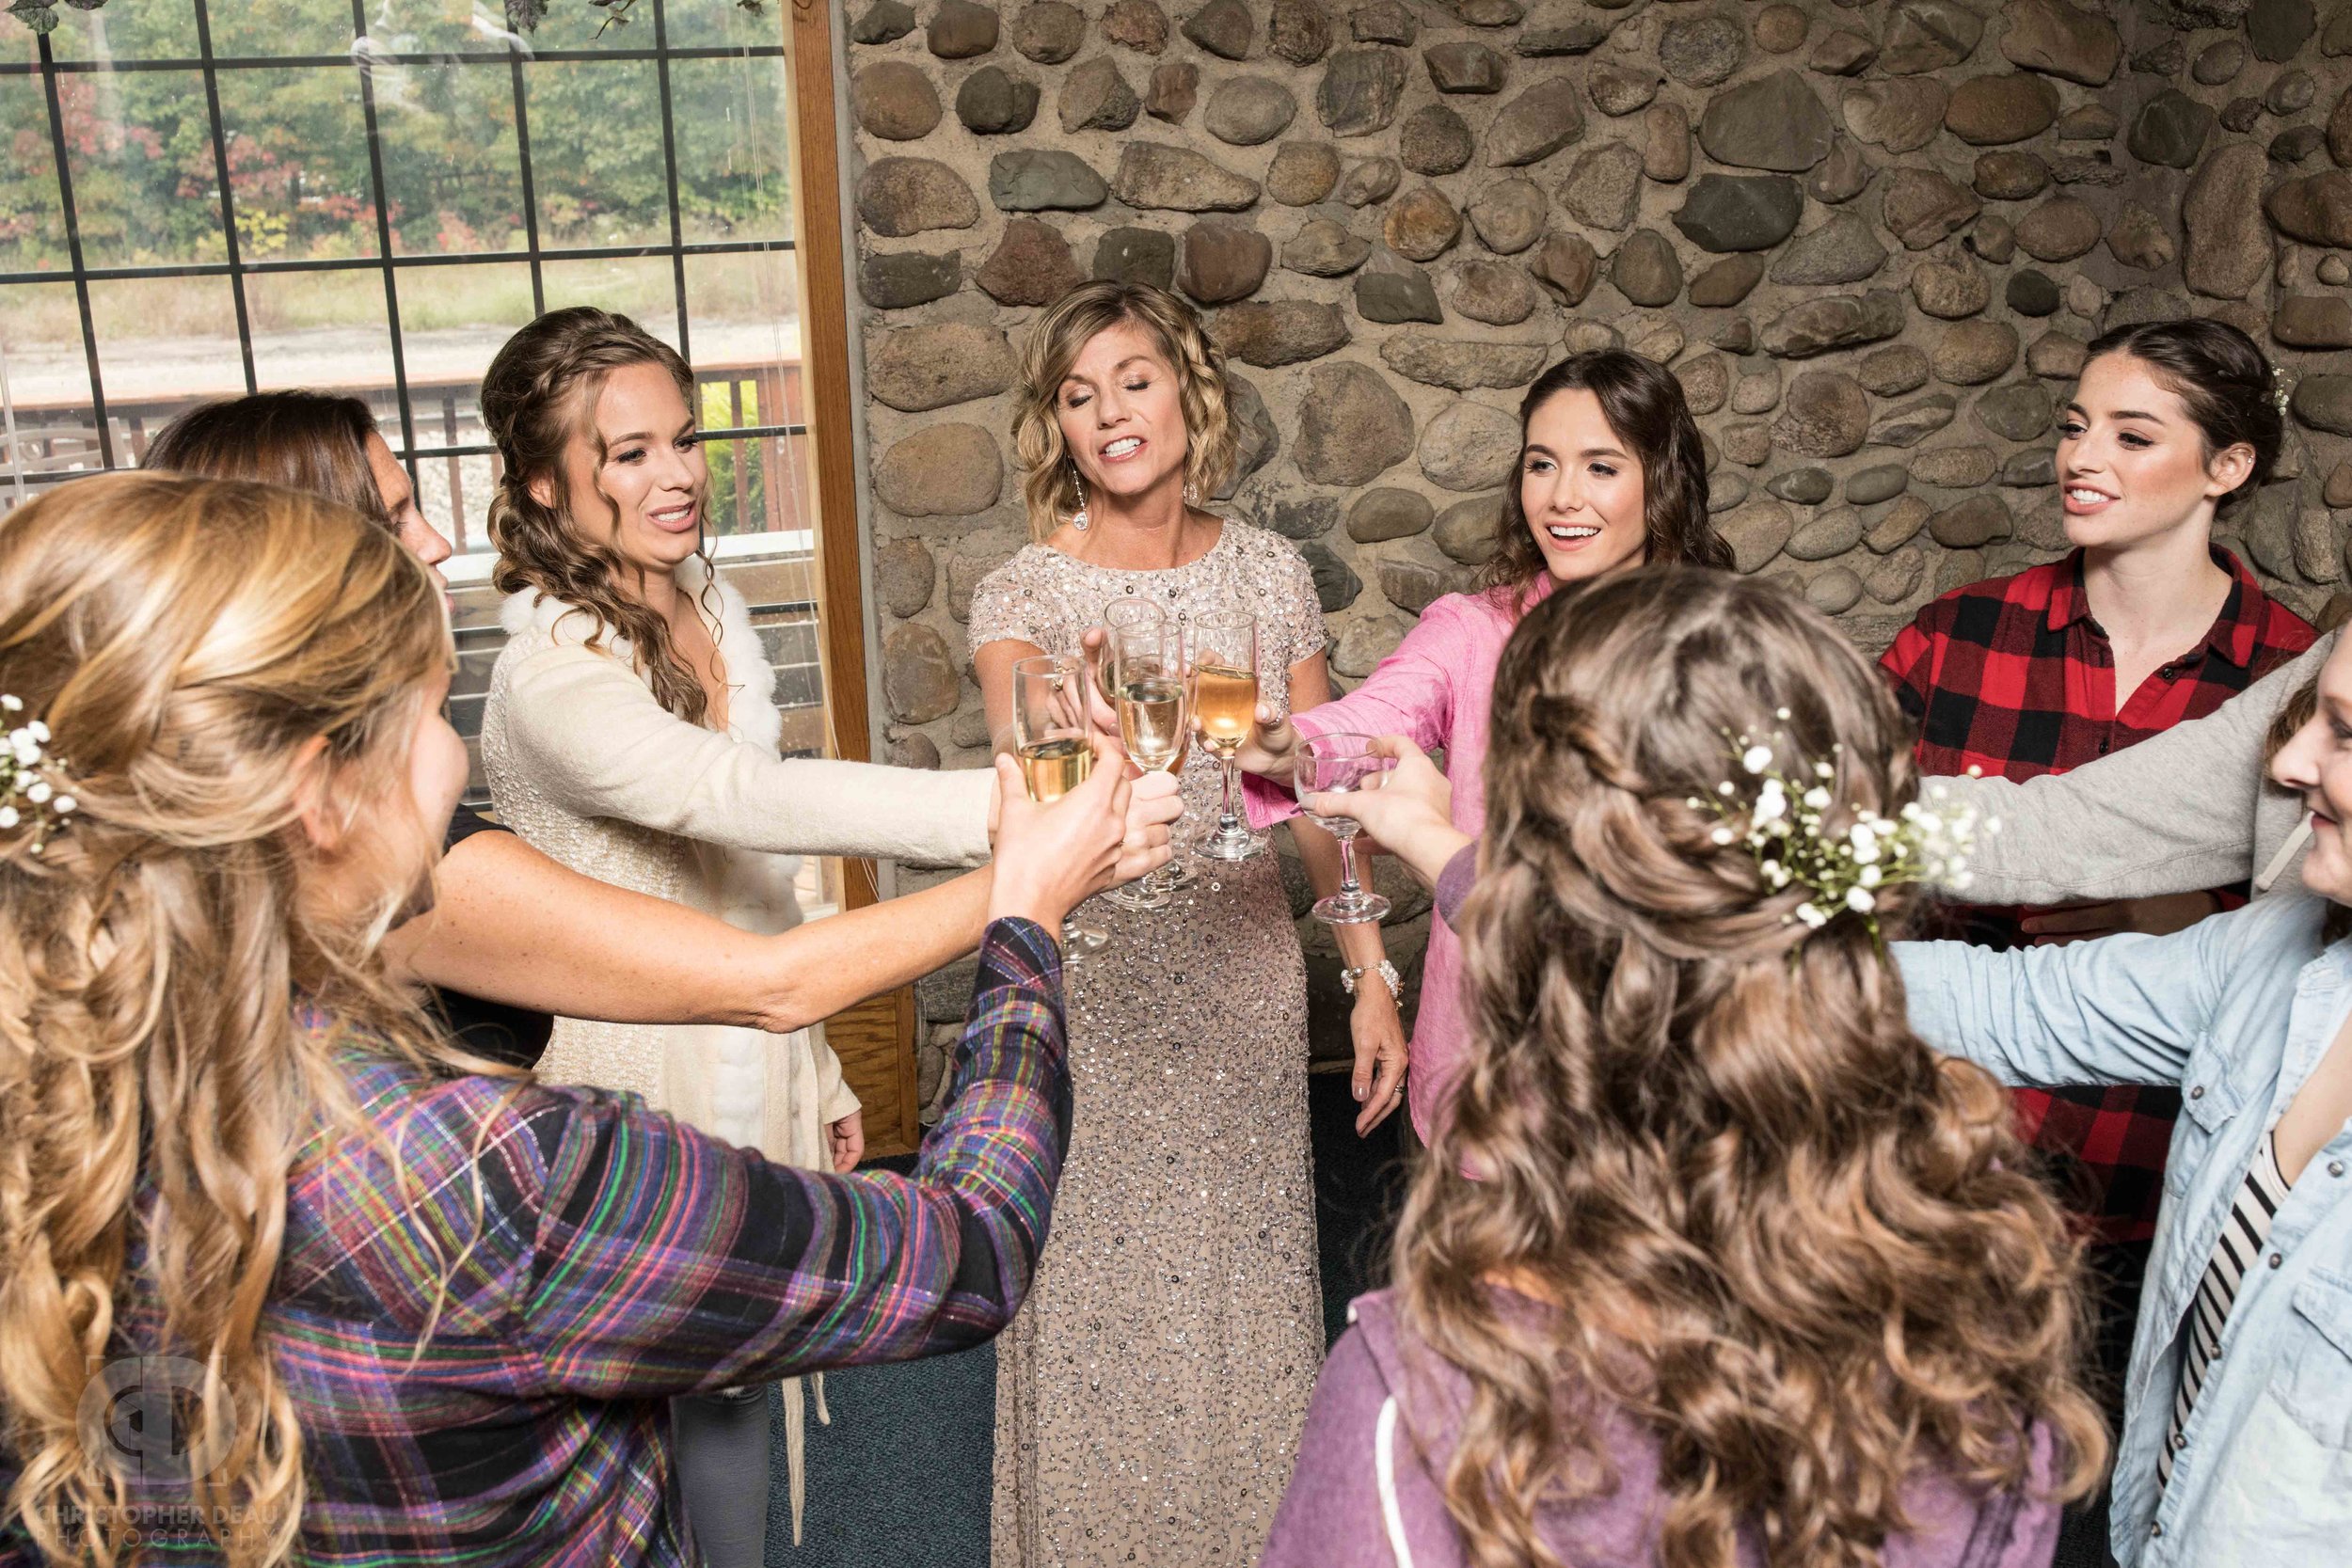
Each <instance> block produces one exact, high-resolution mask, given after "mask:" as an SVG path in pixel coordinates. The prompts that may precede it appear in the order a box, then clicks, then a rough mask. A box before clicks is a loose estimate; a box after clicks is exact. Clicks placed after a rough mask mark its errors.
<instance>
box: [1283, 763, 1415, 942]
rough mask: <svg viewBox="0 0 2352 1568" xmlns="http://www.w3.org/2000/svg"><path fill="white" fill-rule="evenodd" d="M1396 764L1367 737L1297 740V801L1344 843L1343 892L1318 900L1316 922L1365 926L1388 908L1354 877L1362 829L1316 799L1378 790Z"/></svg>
mask: <svg viewBox="0 0 2352 1568" xmlns="http://www.w3.org/2000/svg"><path fill="white" fill-rule="evenodd" d="M1395 766H1396V759H1395V758H1394V757H1390V756H1384V755H1382V754H1381V753H1380V752H1378V751H1377V750H1376V749H1375V747H1374V744H1373V737H1372V736H1368V735H1321V736H1315V737H1314V738H1313V739H1311V740H1306V741H1302V742H1301V743H1300V744H1299V748H1298V766H1297V768H1296V770H1295V780H1294V783H1293V787H1294V788H1295V789H1296V790H1297V792H1298V803H1299V805H1300V806H1301V807H1302V808H1303V809H1304V810H1305V811H1306V813H1307V815H1308V816H1311V817H1313V818H1314V819H1315V821H1316V822H1317V823H1319V824H1320V825H1321V826H1323V827H1324V828H1325V829H1327V830H1328V831H1329V832H1330V833H1331V836H1332V837H1334V838H1336V839H1338V840H1339V841H1340V871H1341V878H1340V890H1339V892H1337V893H1335V894H1332V895H1330V896H1329V897H1327V898H1323V899H1318V900H1317V901H1316V903H1315V909H1314V914H1315V918H1316V919H1317V920H1321V921H1324V922H1326V923H1327V924H1328V925H1332V926H1362V925H1366V924H1369V923H1370V922H1372V921H1375V920H1378V919H1380V918H1381V917H1382V916H1383V915H1386V914H1387V913H1388V912H1389V901H1388V900H1387V899H1386V898H1383V897H1381V896H1380V895H1378V894H1376V893H1367V892H1365V891H1364V887H1363V884H1362V883H1360V882H1359V881H1358V880H1357V879H1356V835H1357V833H1358V832H1361V831H1362V830H1361V829H1360V828H1359V826H1358V825H1357V823H1356V822H1355V820H1354V819H1353V818H1351V817H1346V816H1337V815H1332V816H1325V815H1323V814H1322V813H1320V812H1318V811H1316V810H1315V797H1317V796H1322V795H1342V794H1352V793H1354V792H1356V791H1358V790H1360V789H1365V788H1372V789H1377V788H1379V786H1380V781H1379V775H1381V774H1383V773H1385V772H1387V771H1388V770H1389V769H1390V768H1394V767H1395Z"/></svg>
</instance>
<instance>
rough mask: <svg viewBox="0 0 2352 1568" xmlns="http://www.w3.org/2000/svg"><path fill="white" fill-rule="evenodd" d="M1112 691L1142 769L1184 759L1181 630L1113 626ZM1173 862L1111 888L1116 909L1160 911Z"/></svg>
mask: <svg viewBox="0 0 2352 1568" xmlns="http://www.w3.org/2000/svg"><path fill="white" fill-rule="evenodd" d="M1104 653H1105V654H1106V655H1107V656H1108V657H1107V658H1106V660H1105V662H1106V663H1107V664H1108V665H1109V667H1110V669H1111V672H1112V683H1111V685H1112V690H1113V691H1114V692H1116V693H1117V696H1116V699H1115V701H1116V705H1117V706H1118V709H1119V738H1120V742H1121V743H1122V744H1124V745H1125V747H1126V748H1127V755H1128V756H1129V757H1130V758H1132V759H1133V760H1134V761H1135V764H1136V767H1138V768H1142V769H1143V770H1144V771H1145V772H1147V773H1172V772H1174V771H1175V770H1176V768H1178V767H1180V766H1181V765H1182V764H1183V762H1184V742H1185V739H1186V736H1185V733H1184V731H1185V724H1184V721H1185V706H1186V703H1185V691H1184V634H1183V633H1182V632H1181V631H1180V630H1179V629H1178V628H1176V627H1175V626H1170V625H1168V622H1167V621H1166V619H1165V618H1163V619H1161V620H1159V621H1157V622H1143V621H1136V622H1134V623H1131V624H1130V625H1128V626H1123V627H1120V628H1118V629H1115V630H1114V631H1113V632H1112V633H1111V635H1110V640H1109V643H1108V645H1107V646H1106V647H1105V649H1104ZM1172 867H1173V863H1172V862H1171V863H1170V864H1169V865H1168V866H1163V867H1161V868H1160V869H1159V870H1157V871H1154V872H1152V874H1151V875H1150V876H1148V877H1146V878H1144V879H1142V880H1141V881H1139V882H1136V883H1135V884H1133V885H1132V886H1130V887H1122V888H1117V889H1114V890H1113V891H1112V892H1111V894H1110V895H1109V896H1110V900H1111V902H1112V903H1114V904H1116V905H1118V906H1119V907H1120V909H1122V910H1164V909H1166V908H1168V905H1169V904H1170V903H1171V902H1173V899H1172V898H1171V896H1170V893H1171V888H1172V884H1173V881H1174V879H1172V878H1170V877H1168V875H1166V873H1167V872H1168V871H1169V870H1170V869H1172Z"/></svg>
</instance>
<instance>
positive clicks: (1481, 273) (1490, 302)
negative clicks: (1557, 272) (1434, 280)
mask: <svg viewBox="0 0 2352 1568" xmlns="http://www.w3.org/2000/svg"><path fill="white" fill-rule="evenodd" d="M1542 303H1543V296H1542V295H1541V294H1539V293H1536V290H1535V283H1534V279H1533V278H1531V277H1528V276H1527V274H1526V273H1525V272H1523V271H1521V270H1520V269H1519V268H1518V267H1515V266H1512V265H1510V264H1508V263H1507V262H1503V261H1464V262H1463V263H1462V264H1461V265H1460V266H1459V267H1457V268H1456V269H1455V270H1454V309H1456V310H1458V311H1460V312H1461V313H1462V314H1463V315H1465V316H1468V317H1470V320H1472V321H1482V322H1485V323H1486V324H1487V325H1491V326H1516V325H1518V324H1519V323H1520V322H1523V321H1525V320H1526V319H1527V318H1528V317H1530V316H1532V315H1534V313H1535V307H1536V306H1538V305H1540V304H1542Z"/></svg>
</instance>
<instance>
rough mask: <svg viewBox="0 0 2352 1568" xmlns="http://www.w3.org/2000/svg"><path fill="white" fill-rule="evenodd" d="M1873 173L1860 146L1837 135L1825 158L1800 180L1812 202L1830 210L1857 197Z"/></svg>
mask: <svg viewBox="0 0 2352 1568" xmlns="http://www.w3.org/2000/svg"><path fill="white" fill-rule="evenodd" d="M1877 174H1878V168H1877V166H1875V165H1873V164H1872V163H1871V162H1870V159H1869V155H1868V154H1867V153H1865V152H1864V151H1863V150H1862V144H1861V143H1860V142H1858V141H1855V140H1854V139H1853V138H1852V137H1851V136H1840V137H1838V138H1837V144H1836V146H1835V147H1832V148H1831V149H1830V150H1829V156H1828V157H1826V158H1824V159H1822V160H1821V162H1820V166H1818V167H1817V168H1815V169H1814V171H1813V172H1812V173H1811V174H1808V175H1806V176H1805V177H1804V192H1805V195H1807V196H1809V197H1811V198H1813V199H1814V200H1816V201H1825V202H1827V203H1829V204H1830V205H1831V206H1833V207H1834V206H1836V205H1837V204H1838V203H1839V202H1841V201H1851V200H1852V199H1853V198H1855V197H1857V196H1860V195H1861V194H1862V193H1863V191H1864V190H1865V189H1867V187H1868V185H1869V183H1870V181H1871V180H1872V179H1873V178H1874V177H1875V176H1876V175H1877Z"/></svg>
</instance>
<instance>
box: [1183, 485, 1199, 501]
mask: <svg viewBox="0 0 2352 1568" xmlns="http://www.w3.org/2000/svg"><path fill="white" fill-rule="evenodd" d="M1184 504H1185V505H1186V506H1199V505H1200V486H1199V485H1198V484H1195V483H1193V482H1192V481H1190V480H1186V481H1184Z"/></svg>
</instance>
